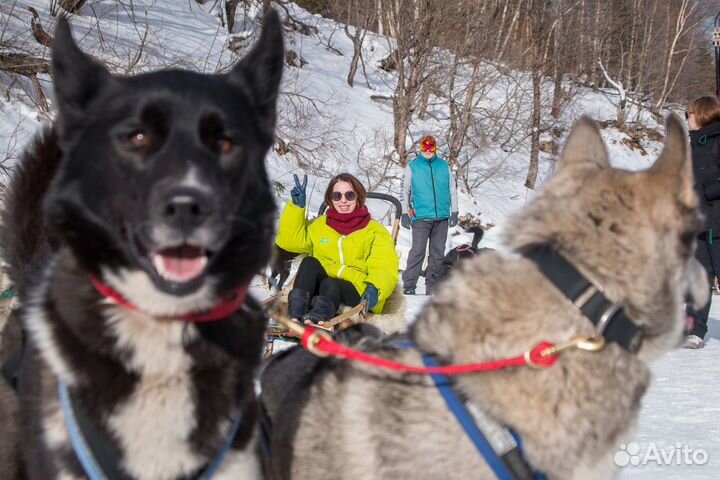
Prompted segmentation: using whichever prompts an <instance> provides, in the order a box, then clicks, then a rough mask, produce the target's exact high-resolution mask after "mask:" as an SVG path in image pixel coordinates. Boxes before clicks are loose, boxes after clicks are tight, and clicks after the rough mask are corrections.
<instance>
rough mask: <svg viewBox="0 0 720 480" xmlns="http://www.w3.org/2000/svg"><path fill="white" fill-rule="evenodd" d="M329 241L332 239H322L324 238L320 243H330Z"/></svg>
mask: <svg viewBox="0 0 720 480" xmlns="http://www.w3.org/2000/svg"><path fill="white" fill-rule="evenodd" d="M329 241H330V239H329V238H327V237H322V238H321V239H320V243H328V242H329Z"/></svg>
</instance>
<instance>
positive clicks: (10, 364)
mask: <svg viewBox="0 0 720 480" xmlns="http://www.w3.org/2000/svg"><path fill="white" fill-rule="evenodd" d="M22 355H23V349H20V350H17V351H16V352H13V353H12V355H10V358H8V359H7V361H6V362H5V363H4V364H3V366H2V375H3V377H4V378H5V381H6V382H7V383H8V385H10V387H11V388H12V389H13V390H15V391H17V388H18V375H19V373H20V362H21V361H22Z"/></svg>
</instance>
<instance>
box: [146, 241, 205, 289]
mask: <svg viewBox="0 0 720 480" xmlns="http://www.w3.org/2000/svg"><path fill="white" fill-rule="evenodd" d="M208 257H209V252H208V251H207V250H205V249H204V248H202V247H197V246H194V245H180V246H177V247H170V248H163V249H162V250H158V251H155V252H150V261H151V262H152V265H153V268H154V269H155V273H157V275H158V276H159V277H160V278H162V279H163V280H166V281H168V282H173V283H186V282H190V281H192V280H194V279H196V278H198V277H200V276H201V275H202V274H203V273H205V268H206V267H207V264H208Z"/></svg>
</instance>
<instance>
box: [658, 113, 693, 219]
mask: <svg viewBox="0 0 720 480" xmlns="http://www.w3.org/2000/svg"><path fill="white" fill-rule="evenodd" d="M650 171H651V173H652V174H654V175H661V176H663V177H666V178H668V179H671V180H672V181H673V182H674V184H675V185H677V187H678V190H677V191H678V198H679V199H680V201H681V202H682V203H683V204H686V205H692V204H693V203H694V201H695V190H694V188H693V173H692V157H691V154H690V142H689V141H688V134H687V130H685V125H684V124H683V122H682V120H680V117H678V116H677V115H675V114H674V113H671V114H670V115H669V116H668V117H667V119H666V120H665V146H664V147H663V150H662V152H660V156H659V157H658V159H657V160H656V161H655V163H654V164H653V166H652V167H651V170H650Z"/></svg>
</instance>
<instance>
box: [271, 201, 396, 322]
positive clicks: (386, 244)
mask: <svg viewBox="0 0 720 480" xmlns="http://www.w3.org/2000/svg"><path fill="white" fill-rule="evenodd" d="M326 220H327V217H326V216H325V215H322V216H320V217H318V218H316V219H315V220H313V221H307V220H306V219H305V209H304V208H300V207H298V206H297V205H295V204H294V203H292V202H287V204H286V205H285V208H284V209H283V212H282V214H281V215H280V225H279V226H278V235H277V239H276V240H275V243H277V245H278V246H279V247H280V248H283V249H285V250H287V251H289V252H295V253H304V254H306V255H310V256H311V257H314V258H316V259H318V260H319V261H320V263H321V264H322V266H323V268H324V269H325V272H326V273H327V274H328V276H329V277H333V278H340V279H342V280H347V281H348V282H350V283H352V284H353V285H354V286H355V289H356V290H357V291H358V294H360V295H362V294H363V292H365V287H366V285H365V284H366V283H372V284H373V285H375V288H377V289H378V303H377V305H375V307H374V308H373V309H372V311H373V312H374V313H382V309H383V306H384V305H385V300H386V299H387V298H388V297H389V296H390V294H391V293H392V291H393V290H394V289H395V285H396V284H397V280H398V256H397V253H395V244H394V242H393V239H392V236H391V235H390V232H388V231H387V229H386V228H385V227H384V226H382V225H381V224H380V223H378V222H376V221H375V220H370V223H368V224H367V226H365V228H362V229H360V230H356V231H354V232H352V233H351V234H349V235H342V234H340V233H338V232H337V231H335V230H333V229H332V228H330V227H329V226H328V225H327V223H326Z"/></svg>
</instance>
